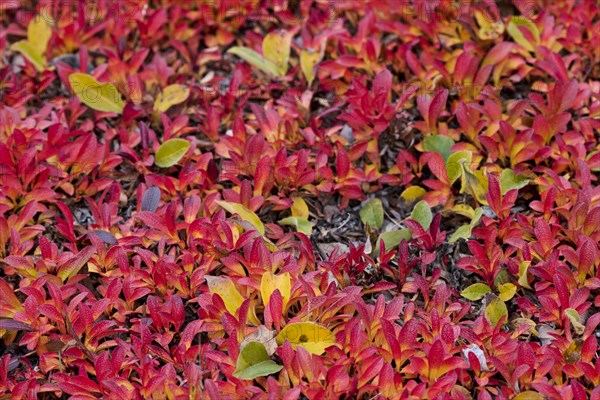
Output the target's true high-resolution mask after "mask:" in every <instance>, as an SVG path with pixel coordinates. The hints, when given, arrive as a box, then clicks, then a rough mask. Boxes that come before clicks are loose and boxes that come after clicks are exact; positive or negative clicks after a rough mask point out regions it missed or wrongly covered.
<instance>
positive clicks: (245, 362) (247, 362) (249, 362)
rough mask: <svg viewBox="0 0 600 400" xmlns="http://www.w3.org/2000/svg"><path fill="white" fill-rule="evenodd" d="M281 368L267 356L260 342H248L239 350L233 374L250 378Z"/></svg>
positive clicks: (268, 373)
mask: <svg viewBox="0 0 600 400" xmlns="http://www.w3.org/2000/svg"><path fill="white" fill-rule="evenodd" d="M282 368H283V366H282V365H279V364H277V363H275V362H274V361H273V360H271V359H270V358H269V353H267V349H265V346H264V345H263V344H262V343H260V342H249V343H248V344H246V345H245V346H244V347H242V350H241V351H240V355H239V356H238V360H237V363H236V368H235V371H234V372H233V376H235V377H236V378H238V379H245V380H251V379H254V378H256V377H258V376H268V375H271V374H275V373H277V372H279V371H281V369H282Z"/></svg>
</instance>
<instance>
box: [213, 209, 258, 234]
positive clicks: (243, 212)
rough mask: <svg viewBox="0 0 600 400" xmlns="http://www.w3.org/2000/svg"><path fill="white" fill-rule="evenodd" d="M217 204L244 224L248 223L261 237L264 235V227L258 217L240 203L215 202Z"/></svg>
mask: <svg viewBox="0 0 600 400" xmlns="http://www.w3.org/2000/svg"><path fill="white" fill-rule="evenodd" d="M217 204H218V205H220V206H221V207H223V208H224V209H225V210H227V211H229V212H230V213H232V214H237V215H239V216H240V218H241V219H243V220H244V221H246V222H249V223H250V224H251V225H252V226H254V228H255V229H256V230H257V231H258V233H260V234H261V235H264V234H265V226H264V225H263V223H262V221H261V220H260V218H258V215H256V214H255V213H254V212H253V211H251V210H250V209H248V208H247V207H246V206H245V205H243V204H240V203H233V202H229V201H217Z"/></svg>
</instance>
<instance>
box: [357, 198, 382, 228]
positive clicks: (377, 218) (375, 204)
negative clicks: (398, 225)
mask: <svg viewBox="0 0 600 400" xmlns="http://www.w3.org/2000/svg"><path fill="white" fill-rule="evenodd" d="M359 214H360V219H361V220H362V222H363V223H364V224H365V225H369V226H370V227H371V228H375V229H381V226H382V225H383V203H382V202H381V200H380V199H377V198H375V199H372V200H370V201H368V202H367V203H366V204H365V205H364V206H363V208H362V209H361V210H360V212H359Z"/></svg>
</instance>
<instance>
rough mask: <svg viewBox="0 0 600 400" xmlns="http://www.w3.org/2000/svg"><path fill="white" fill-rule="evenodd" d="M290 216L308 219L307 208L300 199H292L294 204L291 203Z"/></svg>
mask: <svg viewBox="0 0 600 400" xmlns="http://www.w3.org/2000/svg"><path fill="white" fill-rule="evenodd" d="M292 216H293V217H300V218H308V206H307V205H306V202H305V201H304V199H303V198H302V197H296V198H294V202H293V203H292Z"/></svg>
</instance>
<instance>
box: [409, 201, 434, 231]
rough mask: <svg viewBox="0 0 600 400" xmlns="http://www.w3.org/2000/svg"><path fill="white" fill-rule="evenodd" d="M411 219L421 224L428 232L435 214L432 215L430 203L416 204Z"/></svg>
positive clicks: (421, 202) (420, 202)
mask: <svg viewBox="0 0 600 400" xmlns="http://www.w3.org/2000/svg"><path fill="white" fill-rule="evenodd" d="M410 218H411V219H414V220H415V221H417V222H418V223H419V224H421V226H422V227H423V229H424V230H428V229H429V225H431V221H433V214H432V213H431V207H430V206H429V203H427V202H426V201H425V200H421V201H419V202H418V203H417V204H415V208H413V211H412V213H411V214H410Z"/></svg>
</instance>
